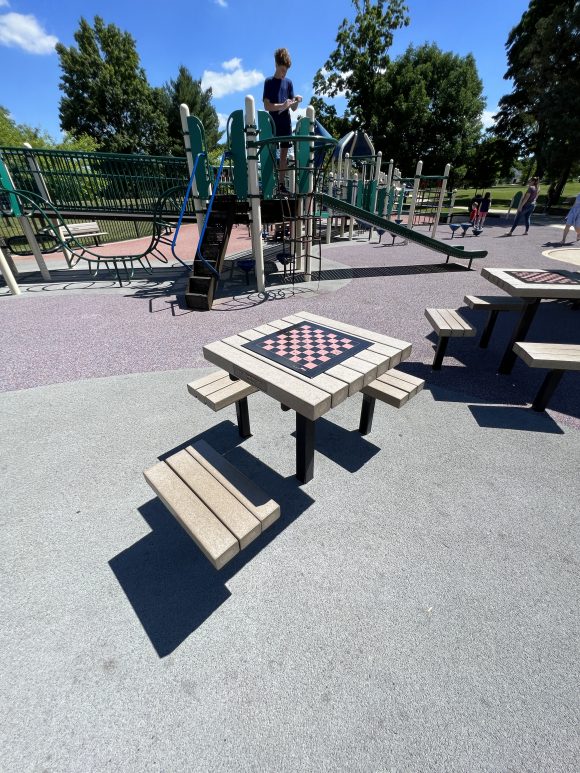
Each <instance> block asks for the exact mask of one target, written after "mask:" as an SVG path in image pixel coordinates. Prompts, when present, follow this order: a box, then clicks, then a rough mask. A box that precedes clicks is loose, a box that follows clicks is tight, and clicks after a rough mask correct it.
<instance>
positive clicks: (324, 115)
mask: <svg viewBox="0 0 580 773" xmlns="http://www.w3.org/2000/svg"><path fill="white" fill-rule="evenodd" d="M310 104H311V105H312V107H313V108H314V112H315V116H316V120H317V121H320V123H321V124H322V126H324V128H325V129H326V131H327V132H328V133H329V134H330V135H331V136H332V137H334V138H335V139H337V140H338V139H340V138H341V137H344V135H345V134H347V133H348V132H349V131H351V129H353V128H355V127H354V124H353V121H352V118H351V116H350V115H349V113H348V111H347V112H346V113H345V114H344V115H343V116H342V117H341V116H339V115H338V113H337V112H336V107H335V106H334V105H329V104H328V103H327V102H325V101H324V100H323V99H321V98H320V97H312V99H311V100H310Z"/></svg>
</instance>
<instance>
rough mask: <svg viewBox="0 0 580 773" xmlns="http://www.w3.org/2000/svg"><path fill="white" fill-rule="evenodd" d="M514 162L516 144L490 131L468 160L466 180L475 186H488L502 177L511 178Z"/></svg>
mask: <svg viewBox="0 0 580 773" xmlns="http://www.w3.org/2000/svg"><path fill="white" fill-rule="evenodd" d="M514 162H515V149H514V146H513V145H512V144H511V143H510V142H508V141H507V140H504V139H501V137H495V136H494V135H493V134H491V133H490V132H489V131H488V132H487V133H486V135H485V136H484V137H483V138H482V139H481V141H480V142H479V143H478V144H477V145H476V146H475V149H474V152H473V154H472V155H471V158H470V159H469V161H468V164H467V173H466V175H465V177H466V180H467V182H468V183H470V184H471V185H472V186H473V187H475V188H488V187H490V186H491V185H494V184H495V183H496V182H497V181H498V180H500V179H502V178H509V175H510V172H511V170H512V168H513V167H514Z"/></svg>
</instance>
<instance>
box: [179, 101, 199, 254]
mask: <svg viewBox="0 0 580 773" xmlns="http://www.w3.org/2000/svg"><path fill="white" fill-rule="evenodd" d="M179 116H180V118H181V130H182V132H183V144H184V145H185V156H186V158H187V168H188V169H189V174H190V175H191V173H192V172H193V165H194V163H195V159H194V158H193V153H192V152H191V140H190V138H189V127H188V125H187V119H188V118H189V107H188V106H187V105H186V104H185V103H183V104H181V105H179ZM191 192H192V194H193V207H194V209H195V213H196V216H195V225H196V228H197V239H198V242H199V238H200V236H201V229H202V227H203V223H202V222H200V219H201V218H200V217H199V216H198V213H202V212H205V204H204V202H203V201H202V200H201V199H200V198H199V192H198V190H197V182H196V181H195V180H194V181H193V183H192V185H191Z"/></svg>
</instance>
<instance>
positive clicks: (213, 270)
mask: <svg viewBox="0 0 580 773" xmlns="http://www.w3.org/2000/svg"><path fill="white" fill-rule="evenodd" d="M231 155H232V154H231V153H230V151H229V150H226V151H225V152H224V154H223V155H222V159H221V161H220V168H219V169H218V173H217V175H216V178H215V181H214V185H213V190H212V193H211V198H210V200H209V204H208V207H207V212H206V213H205V218H204V221H203V226H202V229H201V233H200V235H199V241H198V243H197V249H196V251H195V255H199V257H200V258H201V261H202V262H203V264H204V266H205V267H206V268H207V269H208V271H209V272H210V273H211V274H213V275H214V276H215V277H217V278H218V279H219V275H220V273H219V271H218V270H217V269H216V268H214V267H213V266H212V265H211V263H208V261H207V260H206V259H205V258H204V257H203V255H202V252H201V245H202V242H203V237H204V236H205V232H206V229H207V224H208V222H209V216H210V215H211V210H212V207H213V202H214V199H215V197H216V193H217V189H218V187H219V184H220V180H221V176H222V173H223V169H224V162H225V160H226V158H230V157H231Z"/></svg>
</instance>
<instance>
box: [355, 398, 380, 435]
mask: <svg viewBox="0 0 580 773" xmlns="http://www.w3.org/2000/svg"><path fill="white" fill-rule="evenodd" d="M375 402H376V398H375V397H370V395H363V401H362V408H361V412H360V423H359V426H358V431H359V432H360V434H361V435H368V434H369V432H370V431H371V429H372V426H373V416H374V413H375Z"/></svg>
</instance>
